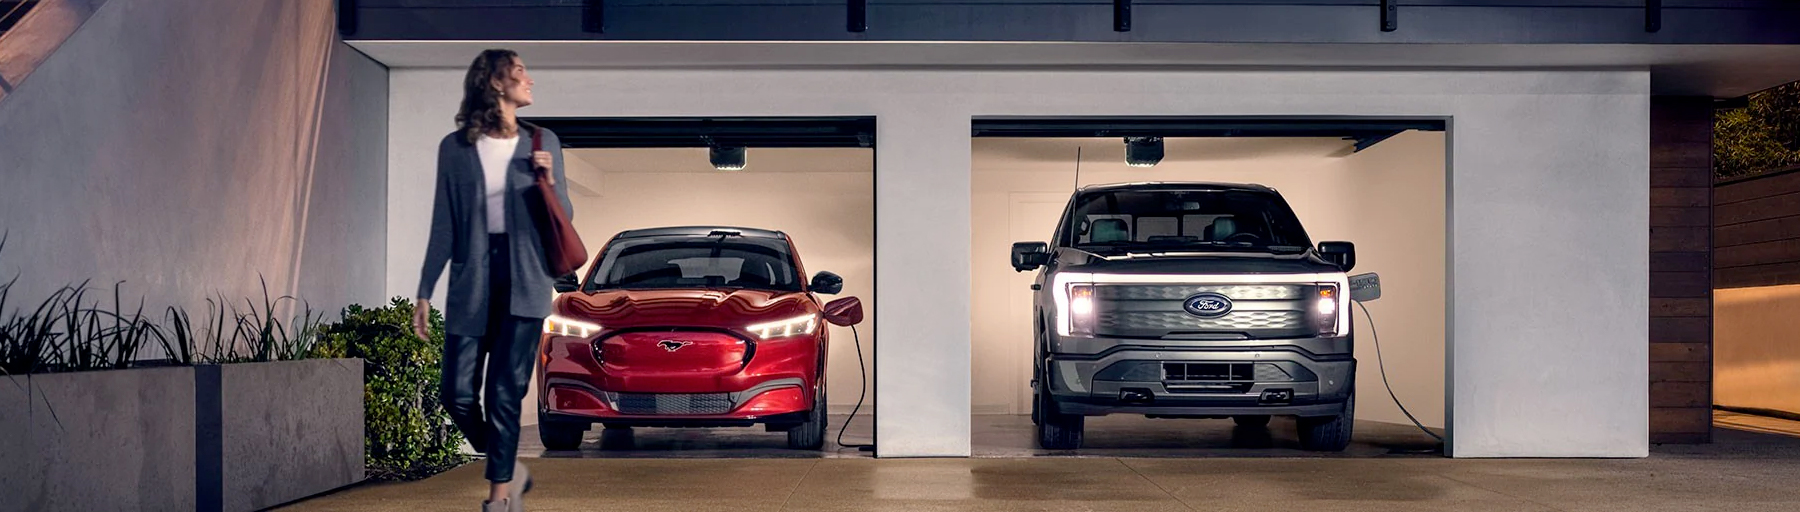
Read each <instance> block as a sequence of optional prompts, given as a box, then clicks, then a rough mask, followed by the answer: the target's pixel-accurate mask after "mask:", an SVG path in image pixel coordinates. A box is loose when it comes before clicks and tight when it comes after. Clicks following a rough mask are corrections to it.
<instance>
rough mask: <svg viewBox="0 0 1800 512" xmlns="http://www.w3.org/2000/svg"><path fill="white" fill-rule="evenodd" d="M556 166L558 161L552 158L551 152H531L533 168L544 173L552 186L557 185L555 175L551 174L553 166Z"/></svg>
mask: <svg viewBox="0 0 1800 512" xmlns="http://www.w3.org/2000/svg"><path fill="white" fill-rule="evenodd" d="M554 165H556V161H555V160H552V159H551V158H550V152H549V151H533V152H531V168H533V169H537V170H538V172H542V173H544V174H546V176H545V177H546V178H549V179H550V184H551V185H555V184H556V176H555V173H552V172H550V168H551V166H554Z"/></svg>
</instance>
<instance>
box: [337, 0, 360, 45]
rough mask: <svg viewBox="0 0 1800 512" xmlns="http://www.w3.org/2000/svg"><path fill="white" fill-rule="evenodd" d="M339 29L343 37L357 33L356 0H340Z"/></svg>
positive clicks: (338, 10) (338, 11)
mask: <svg viewBox="0 0 1800 512" xmlns="http://www.w3.org/2000/svg"><path fill="white" fill-rule="evenodd" d="M337 29H338V35H340V36H343V37H350V36H352V35H355V34H356V0H338V2H337Z"/></svg>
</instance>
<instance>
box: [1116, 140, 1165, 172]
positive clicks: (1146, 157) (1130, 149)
mask: <svg viewBox="0 0 1800 512" xmlns="http://www.w3.org/2000/svg"><path fill="white" fill-rule="evenodd" d="M1162 159H1163V139H1162V137H1126V138H1125V165H1129V166H1132V167H1155V166H1156V163H1157V162H1161V161H1162Z"/></svg>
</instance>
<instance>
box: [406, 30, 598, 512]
mask: <svg viewBox="0 0 1800 512" xmlns="http://www.w3.org/2000/svg"><path fill="white" fill-rule="evenodd" d="M531 85H532V81H531V77H530V75H527V74H526V72H525V63H524V62H523V61H521V60H519V56H518V54H516V53H513V52H512V51H510V50H487V51H484V52H481V55H480V56H478V57H476V58H475V62H474V63H473V64H471V65H470V66H469V73H468V75H467V76H466V77H465V78H464V79H463V100H462V107H461V109H460V111H458V112H457V114H456V128H457V130H456V131H455V132H453V133H451V134H449V135H447V136H445V137H444V140H443V142H442V143H440V144H439V145H438V165H437V198H436V200H435V201H433V203H432V210H431V239H430V242H428V243H427V244H426V248H425V268H424V269H423V271H422V272H421V273H420V277H419V294H418V300H417V302H416V304H415V307H414V316H413V330H414V331H415V333H416V334H417V335H418V336H419V337H421V338H425V339H430V331H429V330H428V329H429V324H428V320H427V319H428V318H430V316H429V315H430V312H431V303H430V298H431V292H432V290H433V289H434V288H435V287H436V286H437V280H438V276H439V275H440V274H442V273H443V270H444V265H445V263H449V265H450V283H449V284H450V288H449V292H448V294H447V295H448V297H446V298H445V299H444V305H445V308H444V330H445V336H444V360H443V382H442V386H443V387H442V391H441V396H442V399H443V402H444V407H445V409H446V410H448V412H449V414H450V417H451V418H452V419H453V420H455V422H456V427H457V429H459V430H461V431H462V433H463V436H464V437H466V438H468V440H469V444H470V445H471V446H473V447H474V448H475V450H476V451H479V452H482V453H484V454H486V455H487V472H486V477H487V480H488V481H489V482H491V485H490V486H489V488H488V498H487V500H486V501H484V502H482V510H483V511H485V512H498V511H508V510H512V511H518V510H524V504H523V503H522V501H521V500H522V499H523V495H524V493H525V492H526V491H528V490H530V489H531V476H530V473H529V472H528V471H527V470H526V468H525V465H524V464H522V463H520V462H519V461H518V450H519V407H520V402H521V401H522V400H523V398H524V395H525V390H526V386H527V384H528V382H529V379H531V377H532V373H533V366H534V363H535V362H536V360H537V351H538V340H539V336H540V334H541V333H542V331H543V323H544V317H546V316H548V315H549V314H550V299H551V297H552V296H554V295H555V292H554V291H553V283H554V280H555V278H556V277H557V276H552V275H550V273H551V272H550V270H549V265H548V261H547V259H546V256H545V254H544V248H543V247H544V246H543V244H542V243H541V242H540V239H539V233H538V229H537V226H536V225H535V224H534V223H533V220H532V215H531V212H530V211H529V209H528V208H527V207H526V202H525V201H526V199H525V198H526V197H527V195H528V194H531V193H533V189H532V186H533V181H534V179H535V178H536V176H537V174H538V173H542V172H549V173H551V178H552V180H551V183H552V184H553V185H554V187H555V188H556V196H557V198H558V199H559V200H560V202H561V203H562V207H563V211H565V212H569V214H570V215H573V214H574V210H573V209H572V206H571V205H570V204H569V194H568V190H567V187H566V186H565V185H563V165H562V154H561V151H556V150H555V149H556V148H559V147H560V146H559V145H558V142H557V139H556V135H555V134H553V133H550V131H548V130H542V129H536V128H535V127H531V126H529V125H528V126H526V127H524V128H523V129H521V127H520V123H519V121H518V117H517V116H516V112H517V111H518V109H520V108H524V107H526V106H530V105H531ZM534 137H541V138H542V140H540V141H537V142H538V145H537V146H536V147H542V148H549V149H552V151H534V150H533V147H534V146H533V138H534ZM484 367H485V374H484V371H483V370H484ZM483 386H485V387H483ZM481 396H485V397H486V399H487V400H486V404H482V403H481V402H480V401H479V399H478V397H481ZM484 405H485V409H484Z"/></svg>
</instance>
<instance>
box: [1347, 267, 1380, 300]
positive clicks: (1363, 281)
mask: <svg viewBox="0 0 1800 512" xmlns="http://www.w3.org/2000/svg"><path fill="white" fill-rule="evenodd" d="M1379 298H1381V276H1379V275H1375V273H1374V272H1370V273H1367V274H1357V275H1354V276H1350V300H1353V301H1356V302H1368V301H1372V300H1375V299H1379Z"/></svg>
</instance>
